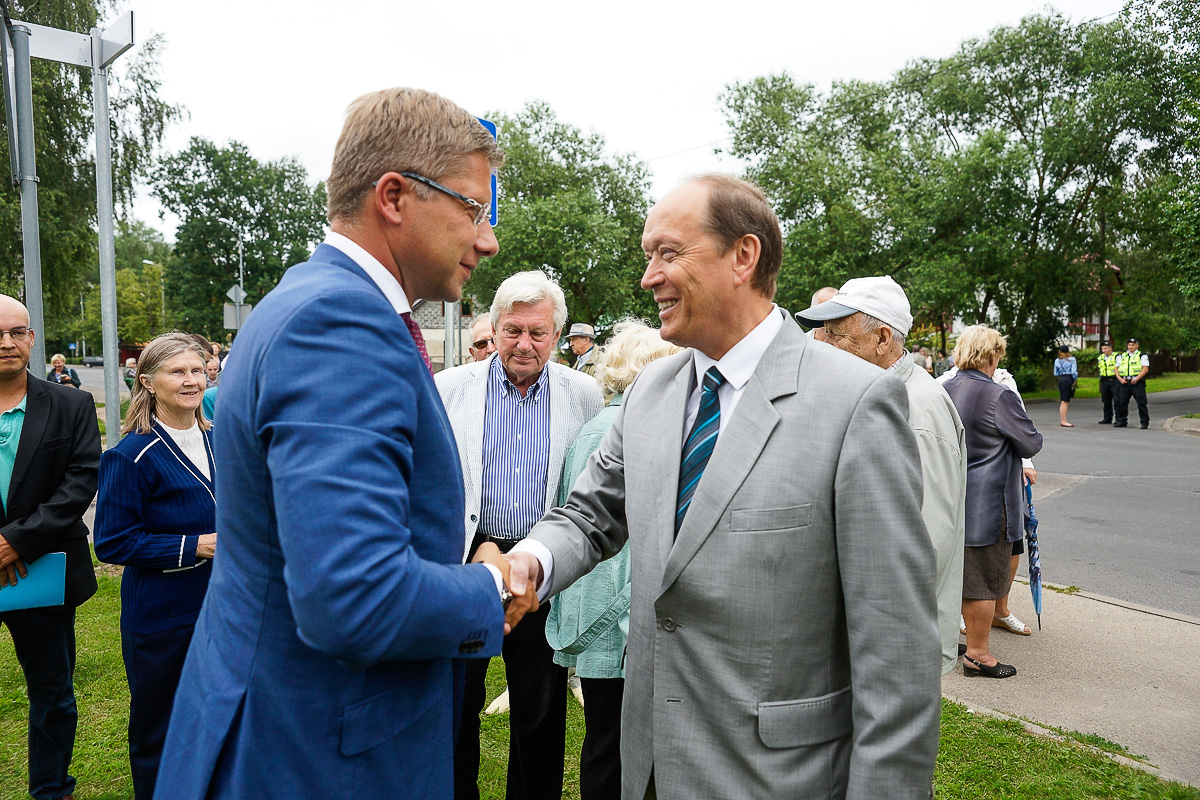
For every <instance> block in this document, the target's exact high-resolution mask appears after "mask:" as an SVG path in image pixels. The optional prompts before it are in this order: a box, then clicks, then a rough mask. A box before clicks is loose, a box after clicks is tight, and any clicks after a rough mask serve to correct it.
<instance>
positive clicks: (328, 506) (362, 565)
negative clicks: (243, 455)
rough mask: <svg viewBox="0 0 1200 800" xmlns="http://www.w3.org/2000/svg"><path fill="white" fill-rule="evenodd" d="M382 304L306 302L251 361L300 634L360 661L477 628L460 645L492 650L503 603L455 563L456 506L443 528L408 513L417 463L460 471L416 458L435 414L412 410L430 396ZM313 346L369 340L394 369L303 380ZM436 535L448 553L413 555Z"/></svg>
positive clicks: (430, 402) (334, 350) (444, 648)
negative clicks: (449, 556) (385, 377)
mask: <svg viewBox="0 0 1200 800" xmlns="http://www.w3.org/2000/svg"><path fill="white" fill-rule="evenodd" d="M389 310H390V309H389ZM380 311H381V308H380V306H379V305H373V304H364V303H363V301H362V296H361V295H360V294H351V295H349V296H347V297H339V296H337V295H329V296H326V297H323V298H321V299H320V300H319V301H316V302H313V303H310V304H307V305H306V306H304V307H303V308H301V309H300V310H298V311H297V312H296V313H295V314H294V315H293V316H292V317H291V318H290V319H289V321H288V324H286V325H285V326H283V327H282V328H281V329H280V331H279V332H278V333H277V335H276V337H275V339H274V340H273V341H272V342H271V344H270V345H269V346H268V347H267V348H266V350H265V351H264V353H263V356H262V359H261V362H260V364H259V365H258V366H257V367H256V368H255V370H254V373H255V394H256V398H255V404H254V408H253V412H252V414H253V424H254V427H255V430H256V433H257V436H258V439H259V441H261V442H262V445H263V447H264V448H265V451H266V461H267V466H268V470H269V475H270V481H271V494H272V496H273V502H274V511H275V517H276V521H277V525H278V535H279V546H280V548H281V550H282V551H283V559H284V567H283V577H284V582H285V584H286V586H287V596H288V601H289V604H290V606H291V609H292V613H293V616H294V618H295V621H296V627H297V634H298V636H299V637H300V638H301V640H303V641H304V642H305V643H306V644H308V645H309V646H310V647H313V648H315V649H316V650H319V651H321V652H323V653H325V654H327V655H329V656H330V657H333V658H336V659H339V660H342V661H346V662H349V663H353V664H357V665H370V664H374V663H378V662H381V661H391V660H409V659H428V658H452V657H461V656H463V655H464V654H467V652H468V651H464V650H462V649H461V648H462V647H463V645H464V642H465V641H467V640H468V639H474V640H476V641H482V642H483V645H482V647H481V648H480V649H478V650H477V651H475V652H471V653H469V654H471V655H474V656H489V655H499V653H500V648H501V645H502V642H503V630H504V612H503V608H502V607H501V604H500V598H499V594H498V593H497V591H496V584H495V582H494V580H493V578H492V575H491V573H490V572H489V571H488V570H487V569H486V568H485V567H484V566H483V565H481V564H459V563H457V553H458V552H460V550H461V546H462V544H461V543H462V539H463V528H462V517H460V516H458V514H457V513H455V514H453V515H452V516H453V519H452V520H450V521H449V522H448V523H447V524H448V526H449V527H448V529H447V530H414V529H413V528H412V527H411V526H412V525H413V524H414V521H413V519H412V517H411V515H410V502H411V501H412V497H411V495H410V488H409V487H410V482H411V481H412V479H413V476H414V473H415V471H417V470H430V469H432V470H444V471H445V472H446V478H447V481H451V480H453V481H458V482H459V484H460V486H461V480H462V478H461V475H460V474H459V472H458V471H457V469H455V468H454V466H453V465H452V464H433V463H429V462H425V463H422V458H423V455H422V453H421V452H419V451H418V450H417V449H416V444H417V441H418V439H419V438H421V437H422V436H424V437H433V436H437V435H440V434H438V433H437V432H438V431H439V430H442V429H443V425H444V423H443V422H442V419H441V417H440V415H438V416H436V417H433V416H431V417H430V418H428V419H422V418H421V415H422V413H427V414H430V415H433V414H435V413H436V406H435V405H434V404H437V403H438V402H439V400H438V398H437V397H436V395H435V394H434V392H433V386H432V384H430V383H429V374H428V372H426V371H425V370H426V367H425V364H424V362H423V360H422V359H421V356H420V355H419V354H418V352H417V350H416V347H415V346H414V345H413V344H412V342H411V340H410V339H409V338H408V337H407V336H406V335H405V334H404V333H403V331H404V325H403V323H401V322H400V321H399V319H394V322H393V324H391V325H389V324H388V322H387V321H384V320H382V319H381V314H380ZM392 316H393V318H394V317H395V315H394V313H393V315H392ZM314 353H317V354H320V357H321V359H322V361H324V362H326V363H330V364H351V363H355V362H356V361H359V360H361V358H362V354H363V353H371V354H373V357H375V358H378V360H379V361H380V363H381V364H384V365H386V366H387V369H381V370H380V374H383V373H385V372H386V373H387V374H390V375H392V376H394V378H393V379H392V380H389V381H387V382H386V383H380V382H378V381H374V380H372V381H369V382H368V381H362V380H353V379H340V380H333V381H313V380H312V376H311V375H308V374H306V373H305V370H302V369H297V368H296V365H297V364H298V363H302V362H304V361H305V360H306V359H308V358H309V357H310V356H311V354H314ZM426 387H428V388H426ZM444 430H445V433H446V435H448V434H449V428H445V429H444ZM446 447H447V449H448V450H449V449H452V448H453V447H454V443H453V442H452V441H448V442H447V443H446ZM446 491H447V494H448V495H449V494H451V488H450V487H449V486H448V487H447V490H446ZM459 491H460V492H461V488H460V489H459ZM443 537H444V539H449V540H451V541H452V542H453V549H454V552H455V553H456V560H455V563H452V564H449V563H440V562H437V561H433V560H429V559H428V558H426V557H423V555H422V550H425V551H427V550H428V546H429V545H430V543H433V542H438V541H439V540H442V539H443ZM418 543H420V544H418Z"/></svg>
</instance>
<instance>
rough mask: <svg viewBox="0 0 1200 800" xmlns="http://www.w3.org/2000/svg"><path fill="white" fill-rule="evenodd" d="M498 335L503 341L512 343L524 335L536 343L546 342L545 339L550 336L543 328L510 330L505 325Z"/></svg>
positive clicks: (515, 328)
mask: <svg viewBox="0 0 1200 800" xmlns="http://www.w3.org/2000/svg"><path fill="white" fill-rule="evenodd" d="M500 333H501V335H502V336H504V338H505V339H509V340H511V341H514V342H515V341H518V340H520V338H521V336H522V335H523V334H525V333H528V334H529V338H530V339H532V340H533V341H535V342H538V343H541V342H544V341H546V339H547V337H549V336H550V331H548V330H545V329H543V328H529V329H525V328H517V327H511V328H510V327H508V326H507V325H506V326H505V327H504V329H503V330H501V331H500Z"/></svg>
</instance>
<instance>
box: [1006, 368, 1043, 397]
mask: <svg viewBox="0 0 1200 800" xmlns="http://www.w3.org/2000/svg"><path fill="white" fill-rule="evenodd" d="M1044 375H1045V370H1044V369H1041V368H1039V367H1034V366H1024V367H1017V368H1016V369H1014V370H1013V371H1012V376H1013V380H1014V381H1016V382H1017V391H1019V392H1021V393H1022V394H1024V393H1025V392H1036V391H1037V390H1038V389H1040V388H1042V377H1043V376H1044Z"/></svg>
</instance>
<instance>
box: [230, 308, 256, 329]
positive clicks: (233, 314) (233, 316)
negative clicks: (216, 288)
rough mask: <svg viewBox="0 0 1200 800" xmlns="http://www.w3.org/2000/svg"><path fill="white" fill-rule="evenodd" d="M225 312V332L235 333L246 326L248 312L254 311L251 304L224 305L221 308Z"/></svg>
mask: <svg viewBox="0 0 1200 800" xmlns="http://www.w3.org/2000/svg"><path fill="white" fill-rule="evenodd" d="M222 308H223V310H224V312H225V330H227V331H236V330H237V329H238V328H239V327H241V326H240V325H239V324H238V323H241V325H245V324H246V319H247V318H248V317H249V316H250V312H251V311H253V310H254V306H253V304H251V303H238V304H234V303H226V304H225V305H224V306H223V307H222Z"/></svg>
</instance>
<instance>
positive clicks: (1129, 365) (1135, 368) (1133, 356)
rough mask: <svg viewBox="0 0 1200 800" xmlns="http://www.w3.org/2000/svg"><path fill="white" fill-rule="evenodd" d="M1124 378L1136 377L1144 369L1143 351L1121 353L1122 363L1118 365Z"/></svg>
mask: <svg viewBox="0 0 1200 800" xmlns="http://www.w3.org/2000/svg"><path fill="white" fill-rule="evenodd" d="M1118 371H1119V374H1120V375H1121V377H1122V378H1135V377H1137V375H1138V373H1139V372H1141V371H1142V351H1141V350H1134V351H1133V352H1132V353H1128V352H1126V353H1121V365H1120V366H1119V367H1118Z"/></svg>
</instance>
